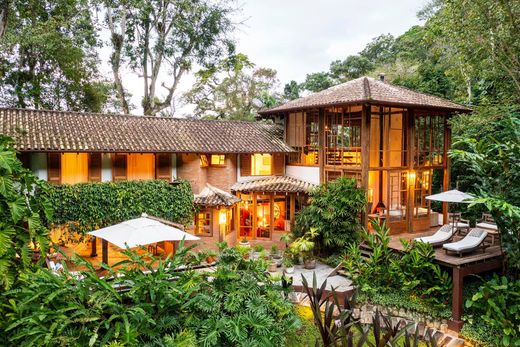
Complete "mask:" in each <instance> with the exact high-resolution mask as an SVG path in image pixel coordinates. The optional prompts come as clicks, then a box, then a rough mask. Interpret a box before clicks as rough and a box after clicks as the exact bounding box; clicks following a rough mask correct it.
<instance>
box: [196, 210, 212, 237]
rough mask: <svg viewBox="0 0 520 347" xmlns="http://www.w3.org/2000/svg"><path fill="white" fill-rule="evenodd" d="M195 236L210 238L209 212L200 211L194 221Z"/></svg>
mask: <svg viewBox="0 0 520 347" xmlns="http://www.w3.org/2000/svg"><path fill="white" fill-rule="evenodd" d="M195 235H200V236H212V235H213V231H212V230H211V211H200V212H199V213H197V217H196V220H195Z"/></svg>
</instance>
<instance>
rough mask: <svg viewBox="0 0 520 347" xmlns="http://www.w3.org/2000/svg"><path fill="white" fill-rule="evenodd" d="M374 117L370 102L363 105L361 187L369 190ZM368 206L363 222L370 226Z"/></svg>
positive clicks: (365, 225)
mask: <svg viewBox="0 0 520 347" xmlns="http://www.w3.org/2000/svg"><path fill="white" fill-rule="evenodd" d="M371 117H372V112H371V107H370V104H365V105H363V112H362V117H361V187H362V188H363V189H365V190H366V191H367V190H368V171H369V168H370V121H371ZM369 213H370V211H368V206H367V208H366V210H365V213H363V216H362V223H363V226H364V227H365V228H366V227H368V218H367V215H368V214H369Z"/></svg>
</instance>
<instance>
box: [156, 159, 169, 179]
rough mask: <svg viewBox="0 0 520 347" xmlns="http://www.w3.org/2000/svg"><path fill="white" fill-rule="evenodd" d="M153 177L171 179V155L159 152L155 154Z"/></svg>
mask: <svg viewBox="0 0 520 347" xmlns="http://www.w3.org/2000/svg"><path fill="white" fill-rule="evenodd" d="M155 178H156V179H158V180H166V181H168V182H169V181H171V180H172V155H171V154H170V153H160V154H156V155H155Z"/></svg>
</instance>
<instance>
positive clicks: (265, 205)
mask: <svg viewBox="0 0 520 347" xmlns="http://www.w3.org/2000/svg"><path fill="white" fill-rule="evenodd" d="M256 237H257V238H271V197H270V196H269V195H258V196H257V197H256Z"/></svg>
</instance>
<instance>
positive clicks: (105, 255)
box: [101, 240, 108, 265]
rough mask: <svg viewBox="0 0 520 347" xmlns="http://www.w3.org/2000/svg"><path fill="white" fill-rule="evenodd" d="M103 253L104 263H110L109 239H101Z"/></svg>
mask: <svg viewBox="0 0 520 347" xmlns="http://www.w3.org/2000/svg"><path fill="white" fill-rule="evenodd" d="M101 253H102V261H103V263H105V264H107V265H108V241H107V240H101Z"/></svg>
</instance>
